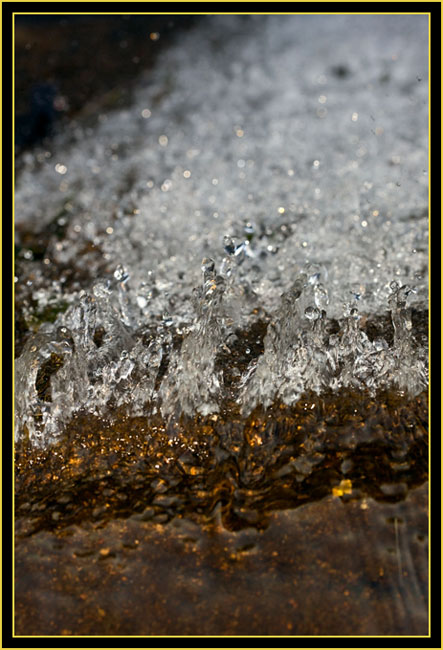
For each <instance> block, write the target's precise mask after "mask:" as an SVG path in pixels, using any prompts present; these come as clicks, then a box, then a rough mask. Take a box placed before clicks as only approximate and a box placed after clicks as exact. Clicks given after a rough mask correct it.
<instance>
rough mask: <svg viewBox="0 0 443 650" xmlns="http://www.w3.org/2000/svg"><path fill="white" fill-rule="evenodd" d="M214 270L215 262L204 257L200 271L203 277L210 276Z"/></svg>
mask: <svg viewBox="0 0 443 650" xmlns="http://www.w3.org/2000/svg"><path fill="white" fill-rule="evenodd" d="M214 269H215V262H214V260H213V259H211V258H210V257H204V258H203V260H202V264H201V270H202V273H203V277H206V276H207V275H209V274H211V273H213V272H214Z"/></svg>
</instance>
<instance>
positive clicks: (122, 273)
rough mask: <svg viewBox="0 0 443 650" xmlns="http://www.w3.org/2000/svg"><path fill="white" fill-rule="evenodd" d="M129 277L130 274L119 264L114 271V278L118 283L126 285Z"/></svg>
mask: <svg viewBox="0 0 443 650" xmlns="http://www.w3.org/2000/svg"><path fill="white" fill-rule="evenodd" d="M129 277H130V276H129V273H128V271H127V270H126V268H125V267H124V266H123V264H119V265H118V266H117V268H116V269H115V271H114V278H115V279H116V280H117V282H121V283H122V284H124V283H125V282H127V281H128V280H129Z"/></svg>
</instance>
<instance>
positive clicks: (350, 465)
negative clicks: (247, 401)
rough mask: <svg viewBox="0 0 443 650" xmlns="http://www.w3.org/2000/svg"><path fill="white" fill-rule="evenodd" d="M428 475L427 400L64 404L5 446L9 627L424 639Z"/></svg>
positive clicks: (348, 397)
mask: <svg viewBox="0 0 443 650" xmlns="http://www.w3.org/2000/svg"><path fill="white" fill-rule="evenodd" d="M426 479H427V398H426V394H422V395H420V396H419V397H417V398H415V399H414V400H406V399H405V398H404V397H399V396H398V395H394V394H384V395H379V396H377V399H374V398H373V397H371V396H369V395H364V394H355V393H352V392H349V391H342V392H341V393H339V394H338V395H337V394H335V395H332V394H331V395H329V396H322V397H321V398H320V397H318V396H315V395H313V394H312V395H305V396H304V397H303V398H302V399H301V400H300V401H299V402H298V403H297V404H296V405H295V407H292V408H289V407H285V406H284V405H282V404H275V405H274V406H273V407H271V408H270V409H268V410H267V411H266V412H264V411H263V410H261V409H256V410H255V411H254V413H252V414H251V415H250V416H249V417H248V418H247V419H246V420H241V418H240V417H239V416H234V417H233V415H232V412H231V413H229V412H225V413H223V412H221V413H220V414H218V415H215V416H209V417H207V418H196V419H194V420H190V419H188V420H182V421H181V422H179V423H176V424H175V425H172V424H171V423H169V424H168V423H166V422H164V421H162V420H161V418H159V417H158V416H151V417H150V418H146V417H144V418H129V417H127V416H125V415H123V414H121V413H120V414H119V413H114V419H113V421H108V422H106V421H104V420H103V419H99V418H94V417H92V416H90V415H78V416H77V417H76V418H75V419H74V420H73V421H72V422H71V424H70V425H69V426H68V428H67V431H66V432H65V436H64V437H63V438H62V440H61V441H60V442H59V443H57V444H56V445H54V446H53V447H51V448H50V449H46V450H37V449H31V448H30V447H28V446H26V444H21V445H19V446H18V447H17V451H16V490H17V493H16V511H17V524H16V599H17V600H16V617H17V618H16V624H17V630H16V632H17V633H18V634H75V635H77V634H129V635H134V634H147V635H153V634H185V635H190V634H216V635H226V634H260V635H261V634H264V635H267V634H342V633H344V634H426V632H427V627H426V626H427V623H426V620H427V619H426V611H427V605H426V598H427V574H426V571H427V561H426V539H427V514H426V496H427V490H426V489H425V487H423V485H424V484H425V482H426ZM420 486H421V487H420ZM405 572H406V573H405ZM54 603H56V604H55V605H54ZM319 610H321V611H322V616H319V615H318V611H319ZM37 611H38V612H40V614H39V615H37V614H36V612H37ZM337 626H339V627H340V629H339V628H338V627H337Z"/></svg>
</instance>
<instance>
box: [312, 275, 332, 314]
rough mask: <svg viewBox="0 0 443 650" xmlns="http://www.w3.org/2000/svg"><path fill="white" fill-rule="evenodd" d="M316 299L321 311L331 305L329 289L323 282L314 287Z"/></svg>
mask: <svg viewBox="0 0 443 650" xmlns="http://www.w3.org/2000/svg"><path fill="white" fill-rule="evenodd" d="M314 301H315V304H316V306H317V307H318V309H320V310H321V311H323V310H326V307H327V306H328V305H329V294H328V290H327V289H326V287H325V286H324V285H323V284H322V283H321V282H320V283H319V284H317V285H315V287H314Z"/></svg>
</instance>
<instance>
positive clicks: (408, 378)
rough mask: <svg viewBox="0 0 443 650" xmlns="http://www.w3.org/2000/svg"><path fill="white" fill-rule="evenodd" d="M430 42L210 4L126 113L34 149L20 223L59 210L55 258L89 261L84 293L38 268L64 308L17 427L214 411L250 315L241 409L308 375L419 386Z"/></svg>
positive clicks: (24, 384) (32, 432)
mask: <svg viewBox="0 0 443 650" xmlns="http://www.w3.org/2000/svg"><path fill="white" fill-rule="evenodd" d="M427 52H428V45H427V17H426V16H353V17H350V16H318V15H313V16H284V17H278V16H250V17H241V16H214V17H211V18H208V19H207V21H206V22H203V23H201V24H199V25H197V26H196V27H195V28H193V29H192V30H190V31H189V32H188V33H186V34H183V35H181V37H180V41H179V42H177V43H176V45H174V46H172V47H171V48H170V49H169V50H168V51H167V52H165V53H164V54H163V55H162V58H161V60H159V61H158V63H157V65H156V67H155V69H154V71H153V73H151V74H150V77H149V78H148V77H147V78H145V79H143V78H142V79H141V80H140V86H139V89H138V91H137V93H136V96H135V97H134V100H133V103H132V104H131V106H130V107H129V108H125V109H124V110H119V111H115V112H112V113H106V114H102V115H100V116H99V119H98V121H97V125H96V126H95V127H85V126H82V125H81V124H74V125H73V126H72V127H70V128H69V129H68V130H67V131H66V132H64V133H61V134H59V135H58V136H57V137H56V138H55V139H54V141H53V142H52V144H51V146H50V150H49V151H48V152H46V153H45V152H42V151H36V152H35V153H33V154H29V153H28V154H26V157H25V158H24V159H23V169H22V171H21V172H20V174H19V176H18V178H17V185H16V202H15V219H16V223H17V225H18V226H19V229H18V230H17V238H18V239H20V232H21V231H23V230H35V231H38V230H41V229H42V228H44V227H49V225H50V224H51V223H53V222H54V219H55V218H56V216H57V215H59V214H63V217H61V219H64V220H65V221H64V224H65V226H64V227H66V231H65V233H64V236H63V238H62V239H57V238H55V237H54V238H53V241H51V242H50V245H49V248H48V250H47V253H46V255H47V257H48V259H49V261H50V264H52V265H54V266H55V267H57V266H58V265H59V266H60V267H66V266H70V265H71V266H73V267H75V265H81V266H83V267H86V270H87V271H88V273H84V275H83V276H82V279H81V280H80V282H81V283H82V291H79V290H78V288H75V289H70V288H69V287H67V286H66V287H63V286H62V284H59V285H58V286H54V283H53V281H51V283H50V282H49V280H48V281H46V280H45V275H44V273H43V272H41V273H40V275H39V277H40V281H39V287H38V288H36V292H37V293H36V297H35V300H37V302H38V303H39V304H46V303H48V302H49V303H50V301H51V300H53V296H54V295H55V294H57V295H59V296H60V295H61V296H63V299H64V300H65V302H66V304H68V305H70V307H69V308H68V310H67V311H66V312H65V313H61V314H60V315H59V316H58V318H57V320H56V322H55V323H54V324H53V325H49V324H46V325H44V326H43V327H42V328H41V329H40V331H39V332H38V333H37V334H36V335H35V338H32V339H29V340H28V342H27V344H26V346H25V348H24V349H23V351H22V353H21V355H20V358H19V359H18V360H17V364H16V371H15V373H16V382H17V387H16V399H17V407H16V409H17V419H16V436H17V438H20V437H21V436H22V435H23V433H24V432H27V435H29V437H30V439H31V440H33V441H36V442H38V441H44V440H46V441H49V440H53V439H55V438H57V436H58V435H60V432H61V431H62V428H63V424H64V423H65V422H67V421H68V419H69V418H70V417H71V416H72V414H73V413H74V412H75V411H76V410H79V409H86V410H87V411H90V412H94V413H99V412H102V411H104V410H106V409H107V408H108V407H109V405H110V404H112V405H114V406H125V408H127V409H128V411H129V412H130V413H132V414H137V413H143V412H145V411H146V409H147V408H148V407H149V408H154V409H155V408H158V409H160V411H161V413H162V414H163V415H164V416H165V417H171V416H173V415H176V416H177V415H179V414H180V413H185V414H188V415H191V414H193V413H195V412H200V413H203V414H209V413H212V412H217V411H218V410H219V408H220V404H221V401H222V400H223V398H224V386H223V373H222V372H221V370H220V368H219V367H218V365H217V363H216V358H217V355H218V354H219V353H220V352H221V351H222V350H224V351H225V352H226V350H227V351H229V349H230V347H229V346H230V344H231V340H232V335H233V333H234V332H235V331H236V330H237V329H239V328H242V329H245V328H246V329H247V328H248V327H249V326H250V325H251V324H252V323H253V322H254V321H255V320H257V319H258V318H262V319H264V320H265V321H266V322H269V325H268V330H267V335H266V338H265V349H264V353H263V355H262V356H261V357H259V358H258V359H253V360H252V361H251V364H250V366H249V367H248V369H247V371H246V373H245V374H244V376H243V377H241V380H240V388H239V391H238V395H237V396H236V399H237V401H238V402H239V405H240V408H241V410H242V412H243V413H247V412H249V411H250V410H251V409H252V408H253V407H254V406H255V405H256V404H258V403H260V404H263V405H265V406H266V405H267V404H270V403H271V402H272V401H273V400H274V399H282V400H283V401H285V402H286V403H289V404H290V403H293V402H294V401H296V400H297V399H298V398H299V397H300V395H301V394H302V393H303V391H305V390H307V389H312V390H315V391H317V392H321V391H322V390H325V389H330V388H332V389H337V388H339V387H341V386H353V387H355V388H358V389H370V390H377V389H378V388H383V387H396V388H398V389H399V390H404V391H407V392H409V393H411V394H415V393H417V392H419V391H420V390H422V389H423V388H424V387H426V384H427V352H426V349H425V347H424V345H423V344H422V345H420V344H419V343H418V342H417V340H416V338H415V337H414V332H413V329H412V321H411V309H412V308H414V309H416V310H419V311H425V310H426V309H427V283H428V279H427V261H428V260H427V240H428V216H427V215H428V179H427V165H428V140H427V138H428V87H427V83H426V80H427V78H428V68H427V65H428V64H427ZM147 109H149V111H148V113H147V112H146V110H147ZM146 115H149V117H146ZM61 169H63V174H61V172H60V170H61ZM59 220H60V219H59ZM85 251H89V252H88V255H89V257H88V256H87V255H86V253H85ZM91 251H92V252H91ZM202 260H203V262H202ZM19 281H20V278H19ZM393 281H395V283H396V284H395V285H393V284H392V283H393ZM55 284H57V283H55ZM412 289H413V291H412ZM37 294H38V295H37ZM388 311H389V312H390V313H391V317H392V323H393V326H394V330H395V336H394V342H393V344H392V345H388V343H387V342H386V341H385V340H384V339H383V338H378V339H376V340H374V341H371V340H369V338H368V336H367V335H366V333H365V331H364V327H363V326H362V320H364V319H365V318H366V316H368V315H372V316H374V315H380V316H381V315H383V314H385V313H387V312H388ZM333 320H334V321H335V322H338V324H339V327H338V330H337V331H336V332H332V331H331V328H330V324H331V322H332V321H333ZM50 350H52V352H49V351H50ZM48 354H49V355H50V354H55V355H58V357H59V358H60V359H61V360H62V362H61V363H62V365H60V366H59V367H57V369H56V370H55V371H54V372H53V373H52V374H51V378H50V401H49V399H48V398H46V400H43V399H42V398H41V396H39V395H38V391H37V389H36V381H37V374H38V371H39V368H41V366H42V364H43V363H44V362H45V359H47V356H48ZM149 405H150V406H149Z"/></svg>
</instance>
